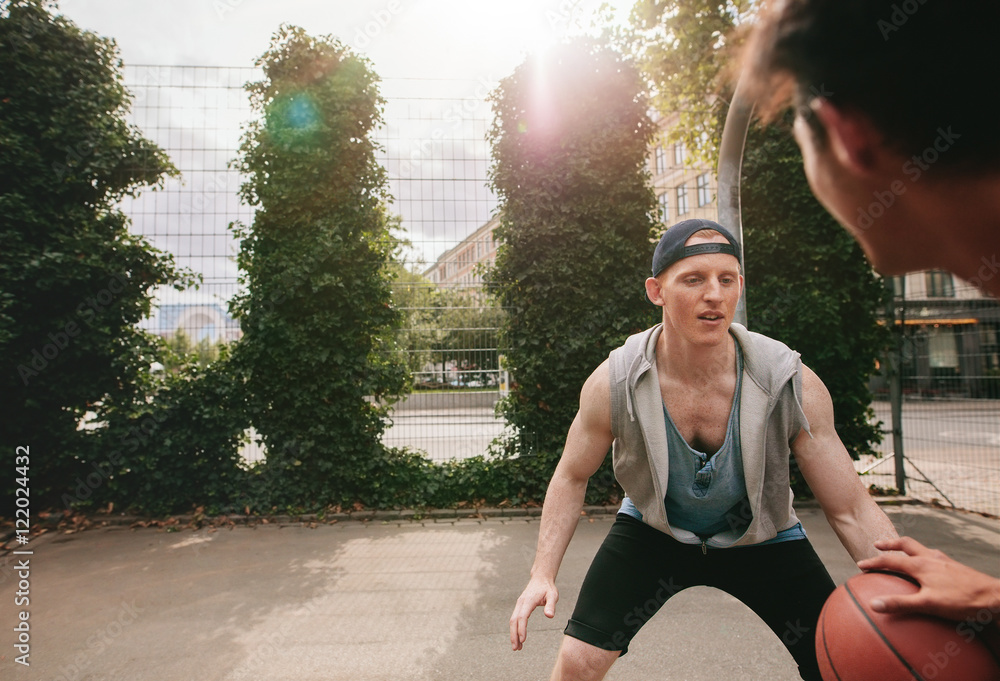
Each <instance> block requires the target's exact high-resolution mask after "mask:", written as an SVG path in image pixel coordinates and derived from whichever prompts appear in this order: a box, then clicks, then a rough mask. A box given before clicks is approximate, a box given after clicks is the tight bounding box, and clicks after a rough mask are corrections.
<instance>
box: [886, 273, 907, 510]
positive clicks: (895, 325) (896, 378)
mask: <svg viewBox="0 0 1000 681" xmlns="http://www.w3.org/2000/svg"><path fill="white" fill-rule="evenodd" d="M894 280H897V281H899V285H900V287H901V291H900V297H901V299H902V305H901V306H900V308H899V309H900V315H899V319H897V318H896V298H897V296H896V291H895V286H894V285H893V281H894ZM885 285H886V288H887V289H889V303H888V305H887V306H886V323H887V324H889V329H890V331H891V333H892V343H891V344H890V346H889V362H888V364H889V404H890V406H891V409H892V453H893V459H894V463H895V466H896V489H897V490H899V493H900V494H906V469H905V467H904V465H903V464H904V463H905V462H906V459H905V458H904V455H903V375H902V374H903V372H902V348H903V329H904V327H905V324H906V277H905V276H903V277H889V278H886V280H885Z"/></svg>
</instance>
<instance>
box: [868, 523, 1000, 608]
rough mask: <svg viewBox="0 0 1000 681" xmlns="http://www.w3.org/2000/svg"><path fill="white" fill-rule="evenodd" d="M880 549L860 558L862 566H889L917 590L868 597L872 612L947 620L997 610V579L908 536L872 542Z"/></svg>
mask: <svg viewBox="0 0 1000 681" xmlns="http://www.w3.org/2000/svg"><path fill="white" fill-rule="evenodd" d="M875 548H877V549H880V550H882V551H896V552H898V551H902V552H903V553H883V554H881V555H880V556H877V557H875V558H869V559H867V560H862V561H860V562H859V563H858V567H860V568H861V569H862V570H889V571H891V572H898V573H901V574H904V575H908V576H910V577H912V578H913V579H915V580H916V581H917V583H919V584H920V590H919V591H917V592H916V593H915V594H911V595H908V596H886V597H884V598H876V599H875V600H873V601H872V603H871V607H872V610H875V611H876V612H899V613H924V614H927V615H937V616H938V617H944V618H945V619H950V620H964V619H966V618H968V617H975V616H977V615H979V614H980V613H981V612H982V611H983V610H987V611H990V612H991V613H993V615H994V616H996V615H998V614H1000V579H996V578H995V577H990V576H989V575H986V574H983V573H982V572H979V571H977V570H974V569H972V568H971V567H969V566H968V565H964V564H963V563H959V562H958V561H957V560H954V559H952V558H949V557H948V556H946V555H945V554H943V553H941V552H940V551H936V550H933V549H929V548H927V547H926V546H924V545H923V544H921V543H920V542H918V541H917V540H916V539H913V538H912V537H900V538H899V539H890V540H885V541H879V542H876V543H875Z"/></svg>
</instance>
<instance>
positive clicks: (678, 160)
mask: <svg viewBox="0 0 1000 681" xmlns="http://www.w3.org/2000/svg"><path fill="white" fill-rule="evenodd" d="M674 165H675V166H682V165H684V143H683V142H678V143H677V144H675V145H674Z"/></svg>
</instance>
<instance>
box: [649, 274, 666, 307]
mask: <svg viewBox="0 0 1000 681" xmlns="http://www.w3.org/2000/svg"><path fill="white" fill-rule="evenodd" d="M646 297H647V298H649V302H651V303H652V304H653V305H660V306H662V305H663V296H662V295H661V294H660V282H658V281H657V280H656V279H654V278H653V277H649V278H648V279H646Z"/></svg>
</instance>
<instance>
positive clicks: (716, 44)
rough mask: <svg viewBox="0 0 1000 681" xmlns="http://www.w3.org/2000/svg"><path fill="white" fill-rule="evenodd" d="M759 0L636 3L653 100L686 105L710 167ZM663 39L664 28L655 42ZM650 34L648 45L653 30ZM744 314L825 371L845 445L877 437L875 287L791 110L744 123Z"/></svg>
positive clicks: (686, 135) (878, 297) (879, 339)
mask: <svg viewBox="0 0 1000 681" xmlns="http://www.w3.org/2000/svg"><path fill="white" fill-rule="evenodd" d="M758 5H759V3H756V2H732V1H731V0H728V1H727V2H724V3H719V2H711V1H710V0H640V2H639V3H638V4H637V6H636V9H635V11H634V14H633V24H634V27H635V29H636V32H635V33H634V34H633V36H632V40H633V43H632V44H633V49H635V50H637V52H638V53H639V55H640V62H641V63H642V65H643V73H644V75H645V76H646V77H647V78H648V79H649V80H650V82H651V85H650V87H651V88H652V89H654V90H655V91H656V92H657V97H656V99H655V102H656V106H657V108H658V109H659V110H660V111H661V112H664V113H667V112H673V111H682V112H684V114H683V115H682V117H681V123H680V130H679V132H678V133H677V135H678V137H679V138H680V139H684V140H687V141H688V142H689V143H690V144H692V145H693V144H694V143H695V141H696V140H697V139H703V140H708V143H707V144H704V145H703V146H702V151H703V152H707V153H705V158H704V159H703V160H705V161H707V162H708V163H710V164H711V165H712V166H717V165H718V147H719V140H720V139H721V136H722V129H723V125H724V123H725V117H726V114H727V112H728V103H729V101H730V98H731V95H732V90H733V84H732V82H731V81H730V80H727V79H725V78H724V74H725V72H726V69H727V68H728V67H729V65H730V60H731V59H733V58H734V54H733V51H732V50H731V49H730V48H731V47H733V45H732V44H731V43H732V41H733V39H734V38H733V36H734V35H738V34H733V33H732V29H733V27H734V26H739V25H740V24H741V23H742V22H745V21H747V20H748V18H749V17H751V16H752V14H753V12H754V11H756V9H757V7H758ZM662 36H672V38H670V39H667V40H663V39H662ZM654 38H655V39H656V40H657V41H658V42H655V43H650V42H649V41H650V40H652V39H654ZM741 201H742V206H743V247H744V252H745V256H746V277H747V317H748V324H749V326H750V328H751V329H753V330H755V331H759V332H761V333H764V334H767V335H769V336H772V337H774V338H777V339H779V340H782V341H784V342H785V343H787V344H788V345H789V346H790V347H792V348H793V349H795V350H797V351H799V352H800V353H801V354H802V357H803V361H804V362H805V363H806V364H807V365H808V366H809V367H810V368H812V369H813V370H814V371H816V373H817V374H818V375H819V376H820V378H822V379H823V381H824V382H825V383H826V384H827V387H829V389H830V392H831V394H832V397H833V403H834V411H835V418H836V422H837V429H838V432H839V434H840V436H841V439H843V441H844V443H845V445H846V446H847V448H848V450H849V451H851V452H852V453H855V454H858V453H865V452H869V451H871V445H872V443H877V442H879V441H880V440H881V433H880V431H879V429H878V427H877V426H875V425H872V424H871V422H870V419H871V417H872V416H873V415H874V414H873V412H872V411H871V407H870V403H871V394H870V391H869V389H868V380H869V378H870V376H871V373H872V371H873V370H874V367H875V361H876V359H877V358H878V357H879V356H880V354H881V350H882V348H883V347H884V346H885V342H886V338H885V335H884V332H883V330H882V329H881V328H880V327H879V325H878V316H879V312H880V311H881V309H882V305H883V303H882V301H883V285H882V283H881V279H880V278H879V277H878V276H877V275H876V274H875V273H874V271H873V270H872V268H871V266H870V264H869V263H868V261H867V260H866V259H865V257H864V253H863V252H862V251H861V249H860V248H859V247H858V245H857V244H856V243H855V241H854V239H853V238H852V237H851V236H850V235H849V234H848V233H847V232H845V231H844V230H843V229H842V228H841V227H840V226H839V225H838V224H837V222H836V221H835V220H834V219H833V218H832V217H831V216H830V215H829V214H828V213H827V212H826V210H825V209H824V208H823V207H822V205H820V203H819V202H818V201H817V200H816V199H815V197H814V196H813V195H812V193H811V191H810V189H809V186H808V183H807V181H806V178H805V174H804V172H803V170H802V157H801V154H800V152H799V149H798V146H797V145H796V144H795V141H794V139H793V137H792V134H791V119H790V118H786V119H785V120H784V121H783V122H782V123H780V124H778V125H775V126H771V127H766V128H764V127H760V126H758V125H752V126H751V129H750V131H749V134H748V138H747V142H746V150H745V155H744V162H743V172H742V179H741Z"/></svg>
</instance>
